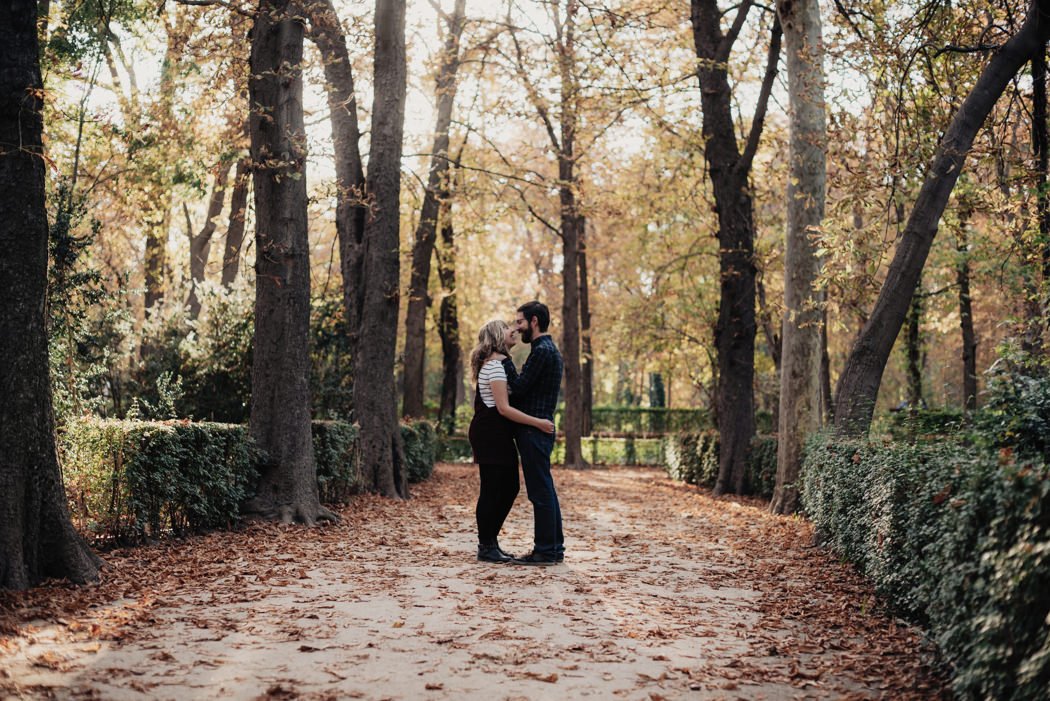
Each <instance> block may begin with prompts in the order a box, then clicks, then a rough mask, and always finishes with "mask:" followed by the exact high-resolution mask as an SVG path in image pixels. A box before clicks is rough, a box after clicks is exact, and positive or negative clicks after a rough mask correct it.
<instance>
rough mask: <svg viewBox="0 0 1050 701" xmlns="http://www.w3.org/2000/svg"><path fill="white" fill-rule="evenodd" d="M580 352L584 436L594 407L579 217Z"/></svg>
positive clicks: (588, 431)
mask: <svg viewBox="0 0 1050 701" xmlns="http://www.w3.org/2000/svg"><path fill="white" fill-rule="evenodd" d="M579 233H580V354H581V356H582V363H581V367H580V372H581V375H582V378H581V398H582V400H583V406H582V407H581V411H582V413H583V416H582V421H581V422H582V424H583V425H582V427H581V433H582V435H584V436H589V435H591V429H592V426H593V418H592V414H593V409H594V351H593V349H592V348H591V295H590V288H589V285H588V284H587V219H586V218H585V217H583V216H581V217H580V227H579Z"/></svg>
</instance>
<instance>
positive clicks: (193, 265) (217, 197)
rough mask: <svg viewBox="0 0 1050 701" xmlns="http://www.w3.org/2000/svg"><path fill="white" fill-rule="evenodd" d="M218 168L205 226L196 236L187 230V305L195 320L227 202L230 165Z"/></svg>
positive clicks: (225, 164) (222, 165)
mask: <svg viewBox="0 0 1050 701" xmlns="http://www.w3.org/2000/svg"><path fill="white" fill-rule="evenodd" d="M216 167H217V168H218V170H216V171H215V182H214V184H213V185H212V189H211V198H210V199H209V200H208V214H207V215H206V218H205V220H204V226H202V227H201V230H200V231H199V232H198V233H197V234H196V235H194V234H193V231H192V230H187V233H188V234H189V237H190V295H189V298H188V299H187V300H186V304H187V306H189V308H190V316H191V317H193V318H194V319H196V318H197V315H198V314H200V311H201V302H200V298H199V297H198V296H197V285H199V284H201V283H202V282H204V274H205V270H206V268H207V265H208V254H209V253H211V239H212V236H214V235H215V228H216V226H217V222H216V220H217V219H218V218H219V215H220V214H221V213H222V205H223V203H224V202H225V201H226V183H227V181H228V180H229V178H230V164H229V163H220V164H218V166H216Z"/></svg>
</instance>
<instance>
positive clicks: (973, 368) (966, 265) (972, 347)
mask: <svg viewBox="0 0 1050 701" xmlns="http://www.w3.org/2000/svg"><path fill="white" fill-rule="evenodd" d="M968 219H969V216H968V215H967V217H966V218H965V219H964V221H963V222H962V227H961V228H960V232H959V241H958V244H957V250H958V253H959V259H958V262H957V263H956V268H955V279H956V282H957V283H958V284H959V328H960V330H961V331H962V370H963V396H962V399H963V409H964V410H965V411H966V412H967V413H969V412H971V411H975V410H976V409H977V334H976V333H975V332H974V328H973V303H972V300H971V299H970V242H969V236H968V235H967V232H966V227H967V224H968V221H967V220H968Z"/></svg>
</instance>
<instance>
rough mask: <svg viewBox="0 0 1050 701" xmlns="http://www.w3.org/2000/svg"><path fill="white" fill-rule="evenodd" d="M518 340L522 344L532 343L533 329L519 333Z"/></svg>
mask: <svg viewBox="0 0 1050 701" xmlns="http://www.w3.org/2000/svg"><path fill="white" fill-rule="evenodd" d="M518 340H520V341H521V342H522V343H532V329H525V330H524V331H521V330H519V331H518Z"/></svg>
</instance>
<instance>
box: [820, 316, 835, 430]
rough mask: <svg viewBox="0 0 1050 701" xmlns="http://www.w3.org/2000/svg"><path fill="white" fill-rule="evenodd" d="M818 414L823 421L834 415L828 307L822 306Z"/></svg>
mask: <svg viewBox="0 0 1050 701" xmlns="http://www.w3.org/2000/svg"><path fill="white" fill-rule="evenodd" d="M820 415H821V416H822V417H824V418H823V421H824V423H831V421H832V420H833V419H834V417H835V405H834V404H832V403H831V356H830V355H829V354H828V308H827V305H825V306H824V310H823V311H822V312H821V319H820Z"/></svg>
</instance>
